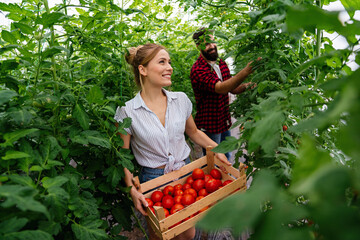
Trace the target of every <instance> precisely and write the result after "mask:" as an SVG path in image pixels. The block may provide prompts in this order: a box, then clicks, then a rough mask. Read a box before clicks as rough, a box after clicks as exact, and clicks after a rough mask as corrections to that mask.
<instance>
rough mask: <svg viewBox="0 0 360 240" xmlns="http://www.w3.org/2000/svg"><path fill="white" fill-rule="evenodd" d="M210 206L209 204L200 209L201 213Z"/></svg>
mask: <svg viewBox="0 0 360 240" xmlns="http://www.w3.org/2000/svg"><path fill="white" fill-rule="evenodd" d="M208 208H209V206H206V207H204V208H203V209H201V210H200V211H199V213H201V212H203V211H205V210H206V209H208Z"/></svg>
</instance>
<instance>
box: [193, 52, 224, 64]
mask: <svg viewBox="0 0 360 240" xmlns="http://www.w3.org/2000/svg"><path fill="white" fill-rule="evenodd" d="M198 61H199V63H200V64H201V65H207V64H209V66H210V63H208V62H207V61H206V60H205V58H204V57H203V55H201V54H200V56H199V58H198ZM222 61H223V60H222V59H221V58H219V64H218V65H219V66H220V64H221V63H222ZM216 64H217V63H216Z"/></svg>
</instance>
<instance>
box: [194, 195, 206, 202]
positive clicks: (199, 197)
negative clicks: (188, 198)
mask: <svg viewBox="0 0 360 240" xmlns="http://www.w3.org/2000/svg"><path fill="white" fill-rule="evenodd" d="M202 198H204V196H198V197H197V198H196V199H195V202H196V201H199V200H200V199H202Z"/></svg>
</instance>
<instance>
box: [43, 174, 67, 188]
mask: <svg viewBox="0 0 360 240" xmlns="http://www.w3.org/2000/svg"><path fill="white" fill-rule="evenodd" d="M67 181H69V179H68V178H66V177H62V176H56V177H54V178H49V177H44V178H43V179H42V180H41V182H42V184H43V187H44V188H46V189H48V188H51V187H60V186H62V185H63V184H64V183H66V182H67Z"/></svg>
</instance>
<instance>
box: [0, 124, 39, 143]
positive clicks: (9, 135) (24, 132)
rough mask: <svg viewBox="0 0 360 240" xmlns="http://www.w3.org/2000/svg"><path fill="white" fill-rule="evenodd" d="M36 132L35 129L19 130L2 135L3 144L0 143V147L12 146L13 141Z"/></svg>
mask: <svg viewBox="0 0 360 240" xmlns="http://www.w3.org/2000/svg"><path fill="white" fill-rule="evenodd" d="M38 130H39V129H37V128H31V129H21V130H17V131H15V132H11V133H5V134H4V139H5V142H4V143H1V144H0V146H3V147H6V146H12V145H13V143H14V142H15V141H17V140H19V139H20V138H22V137H25V136H26V135H29V134H31V133H34V132H36V131H38Z"/></svg>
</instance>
